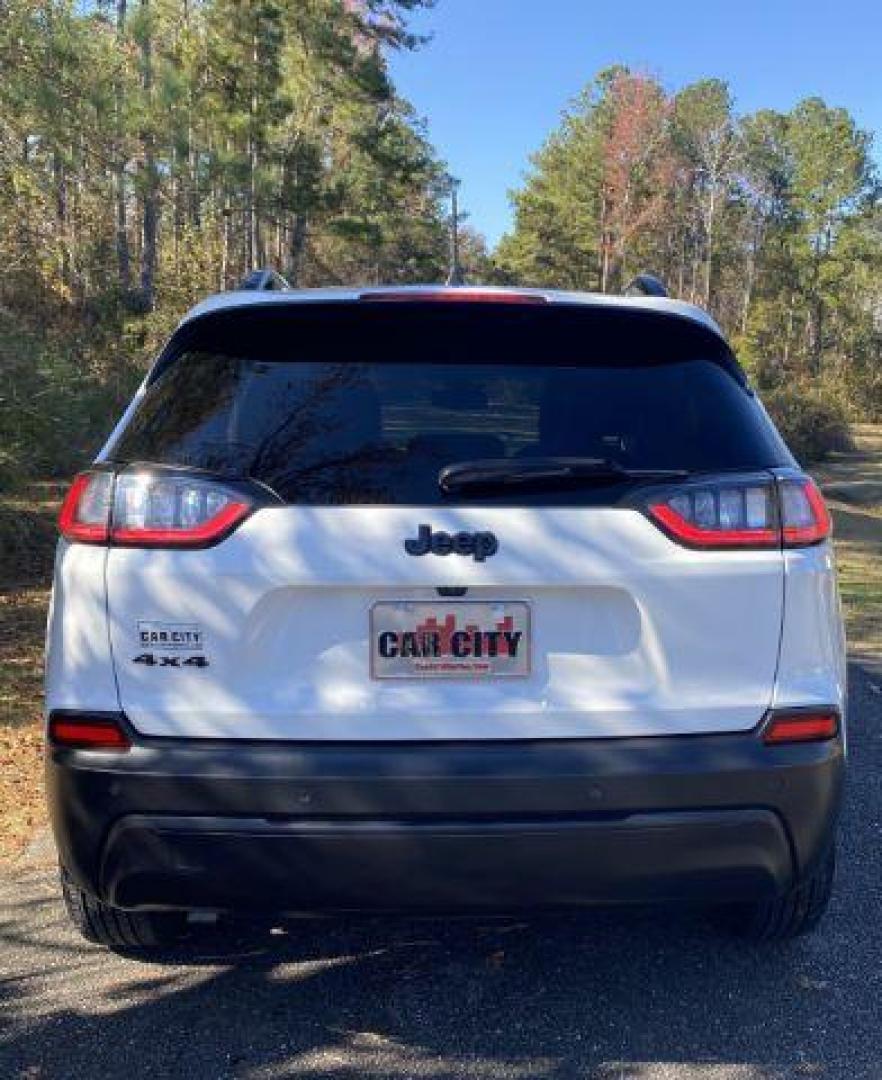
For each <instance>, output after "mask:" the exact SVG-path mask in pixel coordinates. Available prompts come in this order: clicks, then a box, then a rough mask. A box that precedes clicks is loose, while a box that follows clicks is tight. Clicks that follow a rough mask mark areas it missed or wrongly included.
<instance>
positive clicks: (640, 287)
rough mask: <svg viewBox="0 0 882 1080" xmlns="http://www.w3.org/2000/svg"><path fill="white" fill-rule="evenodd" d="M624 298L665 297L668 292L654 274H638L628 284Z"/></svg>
mask: <svg viewBox="0 0 882 1080" xmlns="http://www.w3.org/2000/svg"><path fill="white" fill-rule="evenodd" d="M624 295H625V296H667V295H668V290H667V288H666V286H665V283H664V282H663V281H662V280H661V278H657V277H656V276H655V274H638V275H637V277H635V278H632V279H631V281H630V282H629V283H628V286H627V288H626V289H625V292H624Z"/></svg>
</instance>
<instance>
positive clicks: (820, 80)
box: [392, 0, 882, 244]
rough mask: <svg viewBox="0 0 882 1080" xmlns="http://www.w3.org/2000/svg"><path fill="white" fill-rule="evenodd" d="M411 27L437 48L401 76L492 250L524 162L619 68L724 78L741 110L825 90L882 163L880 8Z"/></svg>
mask: <svg viewBox="0 0 882 1080" xmlns="http://www.w3.org/2000/svg"><path fill="white" fill-rule="evenodd" d="M414 25H415V28H416V29H418V30H420V31H421V32H429V33H431V34H432V35H433V39H432V40H431V41H430V42H429V43H428V44H427V45H425V46H424V47H423V48H422V49H420V50H419V51H418V52H416V53H414V54H408V55H401V56H396V57H394V58H393V60H392V74H393V77H394V78H395V81H396V84H397V85H398V88H399V90H400V92H401V93H402V94H403V95H404V96H405V97H406V98H408V99H409V100H410V101H411V102H412V103H413V105H414V107H415V108H416V110H417V112H418V114H419V115H420V116H422V117H424V118H425V119H426V120H427V121H428V125H429V135H430V138H431V139H432V141H433V143H434V144H435V146H436V148H437V149H438V152H439V153H440V154H441V156H442V157H443V158H444V159H445V160H446V161H447V162H448V165H449V167H450V169H451V171H452V172H453V173H454V175H456V176H459V177H460V178H461V180H462V201H463V203H464V205H465V207H466V208H467V209H468V210H469V212H470V214H471V224H472V225H473V226H474V227H475V228H477V229H478V230H479V231H481V232H483V233H484V234H485V236H486V237H487V239H488V241H490V243H491V244H493V243H495V242H496V240H498V238H499V236H500V235H501V234H502V233H503V232H504V231H505V230H506V229H507V228H508V226H509V224H510V221H511V216H510V210H509V203H508V196H507V192H508V190H509V189H510V188H512V187H515V186H517V185H518V184H519V182H520V179H521V177H522V175H523V172H524V170H525V169H526V168H527V165H528V157H529V155H530V154H531V153H532V151H533V150H535V149H536V148H537V147H538V146H539V145H540V144H541V142H542V140H543V139H544V137H545V135H546V134H547V133H548V132H549V131H550V130H551V129H552V128H553V127H554V126H555V124H556V123H557V121H558V118H559V116H560V113H561V111H562V110H563V109H564V108H565V106H566V105H567V103H568V102H569V101H570V100H571V99H572V98H573V97H574V95H575V94H576V93H577V92H578V91H579V89H580V88H581V87H582V86H583V85H584V84H585V83H586V82H587V81H588V80H589V79H590V78H591V77H592V75H594V74H595V73H596V72H597V71H599V70H600V69H602V68H604V67H608V66H609V65H610V64H613V63H616V62H624V63H626V64H628V65H630V66H631V67H633V68H635V69H637V70H640V71H647V72H650V73H652V74H654V75H656V76H658V77H659V78H660V79H661V80H662V82H663V83H664V84H665V85H666V86H667V87H668V88H669V89H677V88H679V87H681V86H683V85H685V84H686V83H689V82H692V81H694V80H696V79H700V78H703V77H707V76H718V77H720V78H723V79H726V80H727V81H728V82H729V84H730V86H731V87H732V90H733V93H734V95H735V98H736V105H737V108H738V110H739V111H740V112H752V111H753V110H754V109H757V108H763V107H770V108H777V109H782V110H785V109H789V108H790V107H791V106H792V105H794V104H795V103H796V102H797V101H799V100H800V99H801V98H803V97H808V96H811V95H815V94H817V95H819V96H821V97H823V98H824V99H825V100H826V101H827V102H828V104H831V105H842V106H845V107H846V108H848V109H849V110H851V112H852V113H853V114H854V116H855V117H856V119H857V120H858V123H860V124H861V126H862V127H865V128H868V129H870V130H872V131H875V132H876V133H877V146H876V157H877V159H882V153H880V151H882V3H880V0H874V2H873V0H845V2H840V3H838V4H837V3H832V2H831V0H802V2H799V3H797V2H794V0H765V2H762V0H739V2H737V3H733V2H731V0H727V2H721V0H703V2H698V0H666V2H665V0H620V2H618V3H598V2H594V0H529V2H528V0H437V6H436V7H435V8H434V9H433V10H430V11H428V12H425V13H423V14H421V15H420V17H419V18H418V19H417V20H416V22H415V24H414Z"/></svg>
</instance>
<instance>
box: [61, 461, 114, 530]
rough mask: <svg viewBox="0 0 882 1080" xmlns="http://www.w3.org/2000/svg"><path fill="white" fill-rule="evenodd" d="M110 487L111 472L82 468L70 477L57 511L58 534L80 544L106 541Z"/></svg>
mask: <svg viewBox="0 0 882 1080" xmlns="http://www.w3.org/2000/svg"><path fill="white" fill-rule="evenodd" d="M112 491H113V474H112V473H109V472H83V473H80V474H79V475H78V476H76V477H74V481H73V483H72V484H71V486H70V490H69V491H68V493H67V496H66V497H65V500H64V502H63V504H62V506H61V511H60V513H59V515H58V528H59V529H60V530H61V534H62V536H64V537H65V539H67V540H76V541H78V542H79V543H81V544H106V543H107V537H108V531H109V527H110V499H111V493H112Z"/></svg>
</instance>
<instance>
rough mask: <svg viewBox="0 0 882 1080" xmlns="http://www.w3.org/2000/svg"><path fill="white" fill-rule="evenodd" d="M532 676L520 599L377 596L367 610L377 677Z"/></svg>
mask: <svg viewBox="0 0 882 1080" xmlns="http://www.w3.org/2000/svg"><path fill="white" fill-rule="evenodd" d="M529 674H530V605H529V604H527V603H525V602H524V601H521V600H505V601H477V600H455V601H448V602H446V603H445V602H443V601H441V602H436V601H431V602H425V603H424V602H419V603H411V602H409V601H399V600H381V601H378V602H377V603H376V604H374V606H373V607H372V608H371V675H372V676H373V678H375V679H443V678H457V677H458V678H474V679H495V678H499V677H506V676H512V675H520V676H524V675H529Z"/></svg>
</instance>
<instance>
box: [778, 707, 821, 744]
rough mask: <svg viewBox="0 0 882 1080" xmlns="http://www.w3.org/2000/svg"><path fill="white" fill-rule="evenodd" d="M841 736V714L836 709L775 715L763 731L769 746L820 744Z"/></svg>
mask: <svg viewBox="0 0 882 1080" xmlns="http://www.w3.org/2000/svg"><path fill="white" fill-rule="evenodd" d="M838 734H839V713H838V712H837V711H836V710H835V709H818V710H817V711H815V710H813V709H802V710H799V711H797V712H780V713H773V714H772V717H771V719H770V720H769V722H768V723H767V724H766V728H765V731H763V742H764V743H766V745H767V746H778V745H780V744H781V743H796V742H820V741H822V740H825V739H835V738H836V736H837V735H838Z"/></svg>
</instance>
